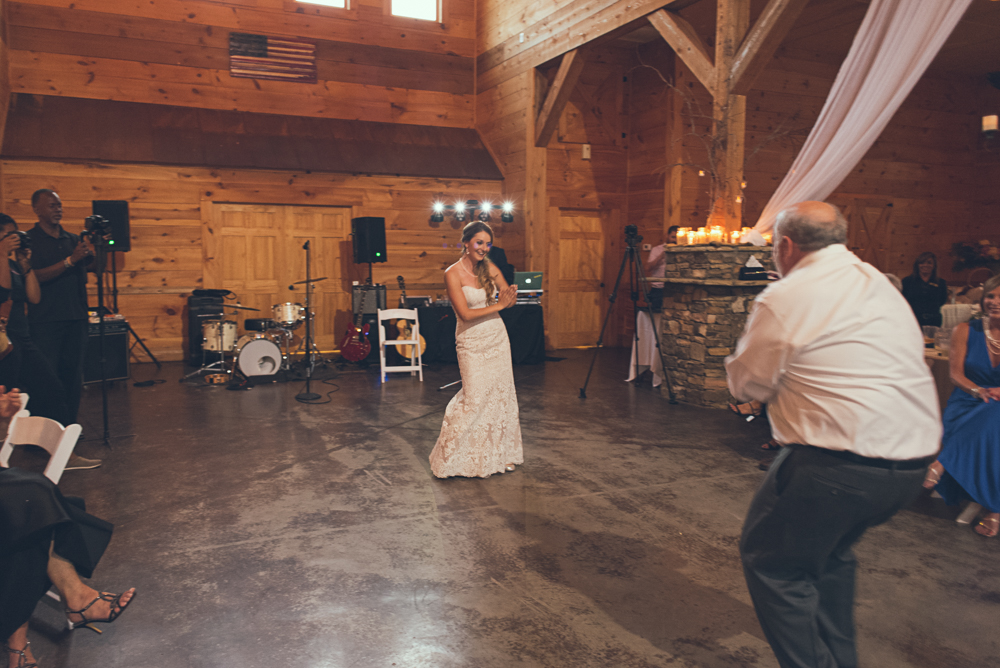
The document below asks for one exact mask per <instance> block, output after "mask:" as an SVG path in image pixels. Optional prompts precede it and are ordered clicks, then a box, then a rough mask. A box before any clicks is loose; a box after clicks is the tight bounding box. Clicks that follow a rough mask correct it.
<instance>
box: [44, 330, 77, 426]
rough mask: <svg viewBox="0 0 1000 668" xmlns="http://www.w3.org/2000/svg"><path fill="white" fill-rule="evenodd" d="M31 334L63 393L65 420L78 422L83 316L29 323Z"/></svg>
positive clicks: (70, 422) (71, 422)
mask: <svg viewBox="0 0 1000 668" xmlns="http://www.w3.org/2000/svg"><path fill="white" fill-rule="evenodd" d="M31 338H32V339H34V341H35V345H36V346H38V349H39V350H41V351H42V354H43V355H45V357H46V358H47V359H48V360H49V364H51V365H52V368H53V370H54V371H55V372H56V376H58V377H59V382H60V383H61V384H62V386H63V391H64V392H65V396H66V410H67V412H66V417H67V419H68V420H69V422H68V424H73V423H74V422H78V419H77V413H78V412H79V411H80V397H81V395H82V394H83V353H84V349H85V347H86V345H87V321H86V320H59V321H56V322H39V323H31Z"/></svg>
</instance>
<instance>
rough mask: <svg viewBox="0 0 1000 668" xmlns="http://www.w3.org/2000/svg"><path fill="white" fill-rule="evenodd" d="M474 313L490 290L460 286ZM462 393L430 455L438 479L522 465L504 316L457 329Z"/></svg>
mask: <svg viewBox="0 0 1000 668" xmlns="http://www.w3.org/2000/svg"><path fill="white" fill-rule="evenodd" d="M462 292H463V293H465V299H466V301H467V303H468V305H469V308H470V309H475V308H483V307H484V306H486V291H485V290H483V289H482V288H473V287H469V286H462ZM455 344H456V348H457V350H458V368H459V370H460V371H461V373H462V389H461V390H459V391H458V394H456V395H455V396H454V397H452V399H451V401H450V402H448V408H447V409H445V412H444V423H443V424H442V425H441V435H440V436H438V440H437V444H436V445H435V446H434V450H433V451H432V452H431V457H430V459H431V471H432V472H433V473H434V475H435V476H437V477H438V478H450V477H451V476H466V477H470V478H485V477H487V476H490V475H492V474H494V473H501V472H503V470H504V467H505V466H506V465H507V464H521V463H523V462H524V452H523V451H522V448H521V424H520V422H519V421H518V413H517V394H516V393H515V392H514V373H513V370H512V369H511V361H510V341H509V340H508V339H507V330H506V328H505V327H504V324H503V320H501V319H500V314H498V313H494V314H492V315H488V316H486V317H483V318H479V319H477V320H472V321H471V322H465V321H463V320H462V319H461V318H459V320H458V326H457V327H456V328H455Z"/></svg>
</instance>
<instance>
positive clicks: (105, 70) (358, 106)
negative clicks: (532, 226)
mask: <svg viewBox="0 0 1000 668" xmlns="http://www.w3.org/2000/svg"><path fill="white" fill-rule="evenodd" d="M5 4H6V6H7V9H8V15H9V21H10V47H11V52H10V59H11V80H12V82H11V83H12V88H13V91H14V92H23V93H33V94H44V95H63V96H68V97H78V98H94V99H106V100H118V101H128V102H155V103H160V104H169V105H175V106H185V107H198V108H206V109H228V110H236V111H255V112H264V113H276V114H288V115H292V116H318V117H327V118H343V119H361V120H366V121H383V122H396V123H409V124H417V125H438V126H447V127H472V125H473V114H474V99H473V91H474V76H475V75H474V72H473V69H474V66H473V58H474V55H475V25H474V13H475V3H474V0H448V2H446V3H444V4H445V7H446V15H445V17H444V23H441V24H437V23H433V22H427V21H416V20H413V19H404V18H397V17H393V16H389V15H388V14H387V12H386V10H385V8H386V7H387V6H388V2H387V0H358V1H357V2H352V3H351V4H352V6H353V7H354V9H352V10H350V11H345V10H337V9H333V8H324V7H318V6H316V5H309V4H304V3H296V2H294V0H157V2H155V3H152V2H146V3H136V2H131V1H130V0H33V1H24V2H11V1H10V0H7V2H6V3H5ZM233 31H236V32H250V33H257V34H264V35H273V36H292V37H301V38H308V39H313V40H316V42H317V45H318V48H317V69H318V78H319V82H318V83H316V84H303V83H288V82H280V81H262V80H254V79H241V78H233V77H230V76H229V56H228V40H229V33H230V32H233ZM4 99H6V96H5V97H4Z"/></svg>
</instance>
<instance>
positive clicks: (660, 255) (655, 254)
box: [643, 225, 680, 313]
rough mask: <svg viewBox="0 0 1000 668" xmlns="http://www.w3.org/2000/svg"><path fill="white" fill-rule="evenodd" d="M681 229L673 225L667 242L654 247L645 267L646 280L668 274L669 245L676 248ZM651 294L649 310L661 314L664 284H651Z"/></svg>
mask: <svg viewBox="0 0 1000 668" xmlns="http://www.w3.org/2000/svg"><path fill="white" fill-rule="evenodd" d="M678 229H680V228H679V227H678V226H677V225H671V226H670V227H669V228H668V229H667V236H666V240H665V241H664V242H663V243H662V244H660V245H659V246H653V247H652V248H651V249H650V251H649V257H648V258H646V264H645V266H644V267H643V269H644V271H645V273H646V278H661V277H663V276H664V275H665V274H666V272H667V255H666V250H667V245H670V246H674V245H676V244H677V230H678ZM648 285H649V292H648V293H647V295H646V296H647V297H648V299H649V309H650V310H651V311H653V312H654V313H659V312H660V311H661V310H662V308H663V283H649V284H648Z"/></svg>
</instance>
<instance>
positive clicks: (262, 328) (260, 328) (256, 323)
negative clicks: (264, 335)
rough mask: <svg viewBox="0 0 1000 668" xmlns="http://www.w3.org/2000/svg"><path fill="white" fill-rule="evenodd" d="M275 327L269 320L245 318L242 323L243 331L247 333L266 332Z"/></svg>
mask: <svg viewBox="0 0 1000 668" xmlns="http://www.w3.org/2000/svg"><path fill="white" fill-rule="evenodd" d="M276 326H277V325H276V324H275V322H274V321H273V320H271V319H270V318H247V319H246V320H244V321H243V329H245V330H247V331H248V332H266V331H267V330H269V329H273V328H274V327H276Z"/></svg>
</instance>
